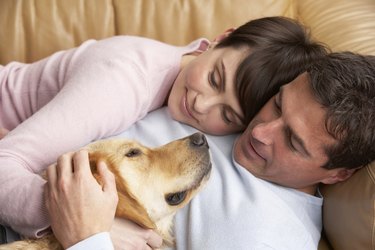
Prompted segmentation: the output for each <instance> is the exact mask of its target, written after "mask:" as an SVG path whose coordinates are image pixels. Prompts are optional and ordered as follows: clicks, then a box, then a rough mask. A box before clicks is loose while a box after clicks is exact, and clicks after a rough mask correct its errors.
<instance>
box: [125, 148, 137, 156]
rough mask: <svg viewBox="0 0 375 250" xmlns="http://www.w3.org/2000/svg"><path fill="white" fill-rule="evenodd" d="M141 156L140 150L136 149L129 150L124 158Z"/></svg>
mask: <svg viewBox="0 0 375 250" xmlns="http://www.w3.org/2000/svg"><path fill="white" fill-rule="evenodd" d="M140 154H141V150H139V149H137V148H132V149H130V150H129V151H128V152H127V153H126V154H125V156H126V157H134V156H138V155H140Z"/></svg>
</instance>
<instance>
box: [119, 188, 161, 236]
mask: <svg viewBox="0 0 375 250" xmlns="http://www.w3.org/2000/svg"><path fill="white" fill-rule="evenodd" d="M118 194H119V201H118V204H117V210H116V217H120V218H124V219H128V220H131V221H133V222H135V223H137V224H138V225H140V226H141V227H144V228H148V229H155V228H156V225H155V223H154V222H153V221H152V220H151V219H150V217H149V216H148V214H147V212H146V210H145V209H144V207H143V206H142V205H141V204H139V203H138V201H137V200H136V199H135V198H133V197H132V196H131V195H130V194H129V193H123V192H119V193H118Z"/></svg>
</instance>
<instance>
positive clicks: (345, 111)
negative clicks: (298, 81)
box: [307, 52, 375, 169]
mask: <svg viewBox="0 0 375 250" xmlns="http://www.w3.org/2000/svg"><path fill="white" fill-rule="evenodd" d="M307 72H308V75H309V80H310V82H311V87H312V89H313V93H314V96H315V97H316V99H317V101H318V102H319V103H320V104H321V105H322V106H323V107H324V108H325V109H326V110H327V115H326V122H325V126H326V129H327V131H328V133H330V134H331V135H332V136H333V137H334V138H336V139H337V140H338V143H337V144H335V145H334V146H330V147H328V148H327V149H326V152H327V155H328V157H329V160H328V162H327V163H326V164H325V165H324V166H323V167H324V168H326V169H333V168H338V167H345V168H348V169H351V168H357V167H361V166H364V165H367V164H369V163H370V162H371V161H373V160H375V56H363V55H359V54H354V53H350V52H342V53H332V54H330V55H328V56H327V57H325V58H323V59H321V60H318V61H316V62H315V63H313V64H312V65H310V66H309V68H308V69H307Z"/></svg>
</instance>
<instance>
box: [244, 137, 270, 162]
mask: <svg viewBox="0 0 375 250" xmlns="http://www.w3.org/2000/svg"><path fill="white" fill-rule="evenodd" d="M249 137H250V138H248V139H247V140H244V141H243V145H242V147H243V151H244V152H245V154H247V155H248V157H250V158H254V157H255V158H260V159H262V160H264V161H265V158H264V157H262V155H260V154H259V153H258V151H257V150H256V148H255V147H254V143H253V141H254V138H253V137H252V136H251V135H249Z"/></svg>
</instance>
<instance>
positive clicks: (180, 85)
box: [168, 47, 248, 135]
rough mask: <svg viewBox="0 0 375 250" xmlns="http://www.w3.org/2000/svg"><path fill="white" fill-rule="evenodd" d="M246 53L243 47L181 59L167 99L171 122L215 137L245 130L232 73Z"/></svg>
mask: <svg viewBox="0 0 375 250" xmlns="http://www.w3.org/2000/svg"><path fill="white" fill-rule="evenodd" d="M247 54H248V50H247V49H245V48H244V49H234V48H230V47H228V48H216V49H209V50H208V51H205V52H203V53H202V54H200V55H199V56H192V55H186V56H184V57H185V58H184V59H183V63H182V66H181V67H182V69H181V71H180V73H179V74H178V76H177V78H176V80H175V82H174V84H173V87H172V90H171V93H170V95H169V99H168V108H169V111H170V113H171V115H172V117H173V119H175V120H177V121H180V122H183V123H186V124H188V125H190V126H193V127H195V128H197V129H199V130H201V131H203V132H205V133H208V134H214V135H224V134H230V133H234V132H239V131H242V130H244V129H245V127H246V126H245V125H246V124H244V123H243V117H244V115H243V112H242V109H241V107H240V104H239V101H238V98H237V94H236V87H235V73H236V70H237V68H238V66H239V64H240V62H241V61H242V60H243V58H244V57H245V56H246V55H247ZM189 57H190V59H191V58H193V59H191V60H190V59H189V61H188V62H187V63H184V60H186V59H187V58H189Z"/></svg>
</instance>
